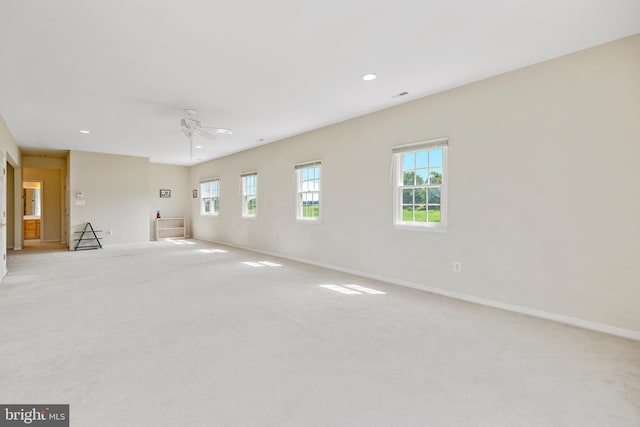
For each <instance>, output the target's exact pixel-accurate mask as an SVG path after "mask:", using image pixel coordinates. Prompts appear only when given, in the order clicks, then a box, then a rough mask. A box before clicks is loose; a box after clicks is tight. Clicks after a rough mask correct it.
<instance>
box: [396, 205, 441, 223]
mask: <svg viewBox="0 0 640 427" xmlns="http://www.w3.org/2000/svg"><path fill="white" fill-rule="evenodd" d="M414 213H415V218H414ZM402 221H404V222H427V210H426V209H424V208H416V209H415V211H414V210H413V209H412V208H410V207H407V208H404V209H402ZM428 222H440V209H430V210H429V214H428Z"/></svg>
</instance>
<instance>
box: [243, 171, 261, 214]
mask: <svg viewBox="0 0 640 427" xmlns="http://www.w3.org/2000/svg"><path fill="white" fill-rule="evenodd" d="M257 213H258V174H257V173H249V174H245V175H242V216H243V217H247V218H252V217H255V216H256V215H257Z"/></svg>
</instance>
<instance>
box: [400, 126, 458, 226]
mask: <svg viewBox="0 0 640 427" xmlns="http://www.w3.org/2000/svg"><path fill="white" fill-rule="evenodd" d="M437 148H442V183H441V184H438V185H433V184H422V185H413V186H408V185H407V186H405V185H404V182H403V179H404V176H403V164H402V162H403V156H404V154H405V153H408V152H416V151H425V150H427V151H428V150H432V149H437ZM448 148H449V139H448V138H437V139H431V140H428V141H421V142H417V143H412V144H405V145H398V146H396V147H393V149H392V153H393V154H392V155H393V168H392V185H393V223H394V227H395V228H396V229H400V230H422V231H436V232H445V231H447V226H448V223H447V217H448V199H449V194H448V185H449V168H448ZM407 187H409V188H434V187H439V188H440V222H414V221H404V220H403V211H402V205H403V197H402V194H403V191H402V190H403V189H405V188H407ZM427 192H428V190H427ZM425 204H427V205H428V201H425ZM427 218H428V206H427Z"/></svg>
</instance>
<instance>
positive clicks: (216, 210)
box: [199, 178, 220, 216]
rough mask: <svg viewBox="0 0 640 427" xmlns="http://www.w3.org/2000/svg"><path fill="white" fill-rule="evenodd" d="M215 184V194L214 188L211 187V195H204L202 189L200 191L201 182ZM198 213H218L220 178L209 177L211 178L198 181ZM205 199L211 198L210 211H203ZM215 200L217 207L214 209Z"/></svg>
mask: <svg viewBox="0 0 640 427" xmlns="http://www.w3.org/2000/svg"><path fill="white" fill-rule="evenodd" d="M214 183H216V184H217V195H215V192H214V189H213V188H212V189H211V197H204V194H205V193H204V191H202V185H203V184H212V185H213V184H214ZM199 190H200V215H202V216H218V215H220V178H211V179H205V180H202V181H200V188H199ZM205 199H211V211H210V212H208V213H207V212H205V211H204V200H205ZM216 201H217V202H218V203H217V209H216Z"/></svg>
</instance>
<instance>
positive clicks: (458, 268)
mask: <svg viewBox="0 0 640 427" xmlns="http://www.w3.org/2000/svg"><path fill="white" fill-rule="evenodd" d="M453 271H454V272H456V273H460V272H461V271H462V263H461V262H460V261H455V262H454V263H453Z"/></svg>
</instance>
